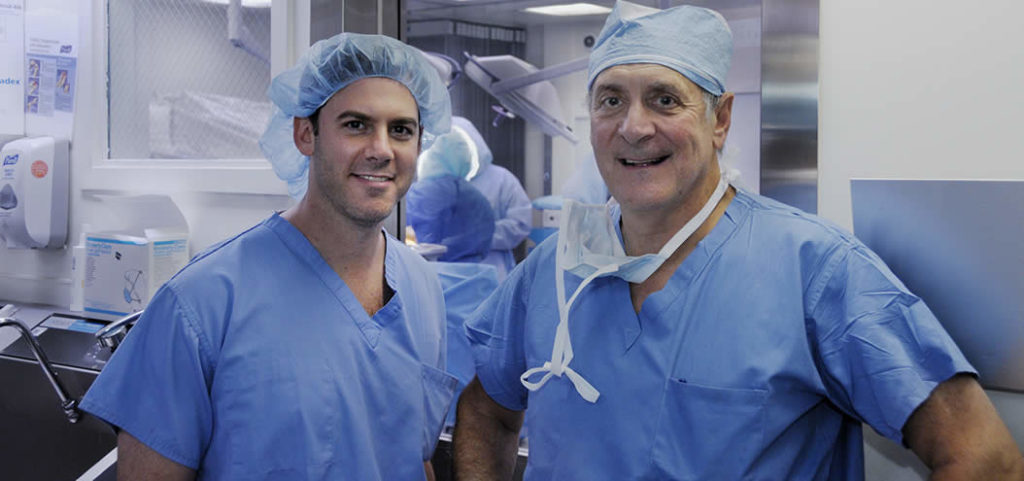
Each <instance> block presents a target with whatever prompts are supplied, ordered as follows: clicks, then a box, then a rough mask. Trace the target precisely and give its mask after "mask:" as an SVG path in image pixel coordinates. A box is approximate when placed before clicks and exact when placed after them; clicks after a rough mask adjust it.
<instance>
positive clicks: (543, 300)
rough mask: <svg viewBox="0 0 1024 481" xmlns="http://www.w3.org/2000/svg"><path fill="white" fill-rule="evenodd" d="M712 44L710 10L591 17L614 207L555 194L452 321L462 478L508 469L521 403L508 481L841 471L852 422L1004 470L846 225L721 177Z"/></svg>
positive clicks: (950, 372) (725, 115)
mask: <svg viewBox="0 0 1024 481" xmlns="http://www.w3.org/2000/svg"><path fill="white" fill-rule="evenodd" d="M731 46H732V38H731V33H730V32H729V29H728V26H727V25H726V23H725V21H724V19H723V18H722V17H721V16H720V15H718V14H717V13H715V12H712V11H710V10H706V9H702V8H695V7H689V6H684V7H677V8H672V9H669V10H664V11H658V10H654V9H650V8H647V7H640V6H637V5H633V4H629V3H626V2H619V3H618V4H617V5H616V7H615V9H614V10H613V12H612V13H611V14H610V16H609V18H608V20H607V22H606V23H605V27H604V29H603V30H602V32H601V34H600V36H599V38H598V40H597V43H596V44H595V46H594V49H593V51H592V53H591V56H590V70H589V75H588V85H587V88H588V92H589V101H590V115H591V143H592V145H593V147H594V152H595V155H596V158H597V165H598V168H599V170H600V172H601V176H602V177H603V178H604V179H605V181H606V182H607V185H608V189H609V191H610V193H611V194H612V196H613V198H614V201H613V202H609V203H608V204H606V205H585V204H579V203H575V202H572V201H570V202H567V203H566V205H565V208H564V209H563V211H562V224H561V227H560V229H559V232H558V235H557V236H552V237H550V238H549V239H548V240H547V241H545V242H544V243H543V244H542V245H540V246H538V247H537V248H536V249H535V250H534V251H533V253H531V255H530V256H529V257H528V258H527V260H526V261H524V262H523V263H522V264H521V265H520V266H518V267H517V268H516V269H515V270H514V271H513V272H512V273H511V274H510V276H509V278H508V280H507V281H506V282H505V283H504V284H503V285H502V286H501V287H500V288H499V289H498V291H496V293H495V294H494V295H493V296H492V297H491V298H490V299H489V300H488V301H487V302H486V303H484V305H483V306H481V308H480V309H479V310H478V311H477V313H476V314H475V315H474V318H472V319H471V320H470V321H469V322H468V323H467V328H466V332H467V336H468V337H469V340H470V343H471V345H473V346H474V357H475V360H476V366H477V379H476V380H474V381H473V382H472V383H471V384H470V385H469V386H468V387H467V388H466V390H465V391H464V393H463V395H462V396H461V398H460V401H459V405H458V422H457V425H456V429H455V456H456V470H457V474H458V476H459V478H458V479H460V480H476V479H508V477H509V476H510V475H511V473H512V469H513V467H514V460H515V449H516V446H517V443H516V431H517V430H518V428H519V425H520V423H521V422H522V420H523V416H524V414H523V413H524V411H525V416H526V418H527V422H528V423H529V425H530V436H529V446H530V456H529V462H528V465H527V468H526V473H525V478H526V479H527V480H565V479H586V480H602V479H608V480H625V479H629V480H639V479H645V480H646V479H650V480H669V479H672V480H677V479H678V480H682V479H686V480H698V479H700V480H715V481H719V480H739V479H751V480H753V479H757V480H858V479H863V477H864V467H863V452H862V451H863V448H862V438H861V423H867V424H868V425H870V426H871V427H872V428H873V429H875V430H876V431H878V432H879V433H881V434H882V435H884V436H886V437H888V438H890V439H892V440H894V441H896V442H902V443H905V445H907V446H908V447H910V448H911V449H912V450H913V451H914V452H915V453H916V454H917V455H918V456H919V457H920V458H921V459H922V460H923V461H924V463H925V464H926V465H928V466H929V467H930V468H931V469H932V470H933V479H958V480H975V479H1015V480H1018V479H1024V460H1022V459H1021V455H1020V452H1019V450H1018V448H1017V447H1016V446H1015V444H1014V441H1013V439H1012V438H1011V437H1010V434H1009V432H1008V430H1007V429H1006V427H1005V426H1004V425H1003V423H1002V421H1001V420H1000V419H999V417H998V415H997V413H996V412H995V409H994V408H993V406H992V405H991V403H990V402H989V400H988V398H987V397H986V395H985V393H984V391H983V390H982V389H981V388H980V386H979V385H978V383H977V381H976V380H975V372H974V370H973V368H972V367H971V366H970V365H969V364H968V362H967V361H966V360H965V359H964V357H963V356H962V354H961V353H960V351H959V350H958V349H957V348H956V346H955V345H954V344H953V342H952V341H951V339H950V338H949V336H948V335H947V334H946V333H945V332H944V331H943V329H942V328H941V326H940V325H939V323H938V322H937V320H936V319H935V317H934V316H933V315H932V313H931V312H930V311H929V310H928V308H927V307H925V305H924V303H923V302H922V301H921V300H920V299H919V298H917V297H915V296H914V295H913V294H912V293H910V292H908V291H907V289H906V288H905V287H904V286H903V284H902V283H900V281H899V280H898V279H896V278H895V277H894V276H893V274H892V273H891V272H890V271H889V269H888V268H886V266H885V265H884V264H883V263H882V262H881V261H880V260H879V259H878V257H877V256H875V255H874V254H873V253H872V252H870V251H869V250H868V249H867V248H865V247H864V246H863V245H862V244H861V243H860V242H858V241H857V240H856V239H854V238H853V237H852V236H850V235H849V234H848V233H846V232H844V231H842V230H841V229H839V228H837V227H835V226H833V225H832V224H830V223H828V222H826V221H824V220H822V219H819V218H817V217H815V216H812V215H809V214H806V213H804V212H801V211H799V210H797V209H794V208H791V207H788V206H785V205H782V204H780V203H777V202H774V201H772V200H770V199H767V198H764V197H760V196H758V195H755V194H752V193H749V192H745V191H743V190H741V189H736V188H735V187H732V186H731V185H730V182H731V180H732V179H733V178H734V176H733V174H732V173H730V172H727V171H726V172H723V170H722V169H721V166H720V165H719V163H718V157H717V151H720V150H721V149H722V147H723V145H724V142H725V140H726V136H727V133H728V129H729V123H730V113H731V107H732V102H733V94H732V93H730V92H725V89H724V83H725V77H726V73H727V72H728V69H729V68H728V67H729V58H730V56H731Z"/></svg>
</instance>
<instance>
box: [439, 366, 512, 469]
mask: <svg viewBox="0 0 1024 481" xmlns="http://www.w3.org/2000/svg"><path fill="white" fill-rule="evenodd" d="M522 425H523V412H522V411H512V410H510V409H506V408H505V407H503V406H502V405H500V404H498V403H496V402H494V400H492V399H491V397H490V396H488V395H487V392H486V391H484V388H483V386H482V385H481V384H480V380H479V379H476V378H474V379H473V381H472V382H470V383H469V385H468V386H466V389H465V390H464V391H463V392H462V396H460V397H459V405H458V412H457V416H456V422H455V435H454V439H453V442H454V450H455V456H454V457H455V479H457V480H459V481H472V480H484V479H485V480H492V479H512V474H513V472H514V471H515V467H516V451H517V448H518V446H519V428H520V427H521V426H522Z"/></svg>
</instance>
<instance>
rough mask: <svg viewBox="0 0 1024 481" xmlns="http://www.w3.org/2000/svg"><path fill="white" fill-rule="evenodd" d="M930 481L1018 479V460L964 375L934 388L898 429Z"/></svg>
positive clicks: (1022, 472) (1022, 462)
mask: <svg viewBox="0 0 1024 481" xmlns="http://www.w3.org/2000/svg"><path fill="white" fill-rule="evenodd" d="M903 436H904V439H905V440H906V442H907V445H908V446H909V447H910V449H912V450H913V451H914V453H915V454H917V456H918V457H919V458H921V460H922V461H924V463H925V464H927V465H928V467H929V468H930V469H931V470H932V475H931V479H932V480H933V481H940V480H961V479H993V480H994V479H1007V480H1011V479H1024V458H1022V457H1021V453H1020V450H1019V448H1018V447H1017V445H1016V443H1014V440H1013V438H1012V437H1011V436H1010V432H1009V430H1007V429H1006V426H1005V425H1004V424H1003V422H1002V420H1001V419H999V414H998V413H996V410H995V407H994V406H992V402H991V401H989V399H988V396H986V395H985V391H983V390H982V389H981V386H980V385H978V382H977V381H976V380H975V379H974V378H973V377H972V376H969V375H958V376H954V377H952V378H951V379H949V380H947V381H945V382H943V383H942V384H939V385H938V386H937V387H936V388H935V390H934V391H933V392H932V394H931V395H930V396H929V397H928V399H927V400H925V402H924V403H922V404H921V406H920V407H918V408H917V410H916V411H914V413H913V414H911V416H910V418H909V419H908V420H907V423H906V424H905V425H904V427H903Z"/></svg>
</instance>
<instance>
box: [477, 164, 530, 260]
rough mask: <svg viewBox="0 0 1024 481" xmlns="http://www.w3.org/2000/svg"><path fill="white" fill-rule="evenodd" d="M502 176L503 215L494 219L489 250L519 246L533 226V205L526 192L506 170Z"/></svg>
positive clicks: (517, 180)
mask: <svg viewBox="0 0 1024 481" xmlns="http://www.w3.org/2000/svg"><path fill="white" fill-rule="evenodd" d="M504 174H505V178H504V180H503V183H504V184H505V185H502V186H501V188H500V194H499V195H500V196H501V197H502V198H501V204H502V205H503V206H504V212H505V215H504V216H503V217H502V218H500V219H498V218H496V219H494V237H493V238H492V240H491V249H494V250H508V249H512V248H514V247H515V246H517V245H519V243H520V242H522V241H523V239H525V238H526V236H527V235H529V234H530V227H531V225H532V224H533V204H531V203H530V198H529V197H527V195H526V191H524V190H523V186H522V185H520V184H519V179H516V177H515V176H514V175H512V173H511V172H509V171H507V170H506V171H505V172H504ZM485 195H486V194H485ZM495 214H500V212H495ZM495 217H497V215H496V216H495Z"/></svg>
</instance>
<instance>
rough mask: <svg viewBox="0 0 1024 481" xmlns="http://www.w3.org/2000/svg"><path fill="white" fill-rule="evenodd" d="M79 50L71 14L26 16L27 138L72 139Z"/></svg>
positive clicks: (56, 12) (46, 10)
mask: <svg viewBox="0 0 1024 481" xmlns="http://www.w3.org/2000/svg"><path fill="white" fill-rule="evenodd" d="M3 1H5V0H0V2H3ZM78 49H79V44H78V17H77V15H76V13H75V12H74V11H66V10H58V9H53V8H41V9H38V10H34V9H29V11H28V12H27V13H26V16H25V100H24V102H25V103H24V106H25V110H24V112H25V132H26V133H27V134H28V135H32V136H34V135H49V136H53V137H59V138H64V139H68V140H70V139H71V133H72V130H73V127H74V114H75V92H76V85H77V83H78V75H77V72H78Z"/></svg>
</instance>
